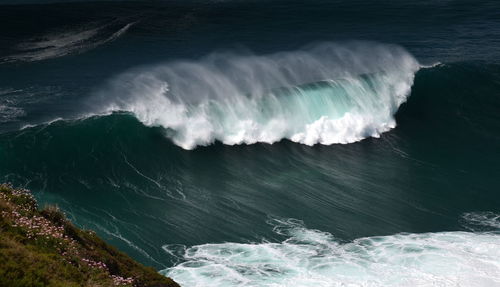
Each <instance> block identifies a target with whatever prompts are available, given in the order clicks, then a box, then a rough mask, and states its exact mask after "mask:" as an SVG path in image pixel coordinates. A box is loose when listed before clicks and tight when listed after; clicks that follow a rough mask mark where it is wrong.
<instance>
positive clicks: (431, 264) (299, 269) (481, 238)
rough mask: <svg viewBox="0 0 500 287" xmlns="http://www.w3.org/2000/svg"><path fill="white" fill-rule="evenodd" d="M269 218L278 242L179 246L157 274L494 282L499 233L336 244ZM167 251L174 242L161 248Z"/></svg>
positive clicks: (199, 279) (498, 275) (297, 280)
mask: <svg viewBox="0 0 500 287" xmlns="http://www.w3.org/2000/svg"><path fill="white" fill-rule="evenodd" d="M270 223H271V224H272V225H273V226H274V230H275V232H276V233H278V234H281V235H285V236H287V237H288V239H286V240H284V241H283V242H279V243H271V242H263V243H253V244H252V243H248V244H243V243H220V244H203V245H198V246H193V247H190V248H187V249H185V250H183V251H181V257H182V260H183V261H184V262H183V263H181V264H178V265H177V266H174V267H172V268H168V269H166V270H163V271H162V274H164V275H166V276H169V277H172V278H173V279H174V280H175V281H177V282H178V283H179V284H181V285H185V286H208V285H210V286H274V287H278V286H498V285H499V284H500V262H499V261H498V258H500V235H499V234H498V233H472V232H437V233H423V234H397V235H391V236H378V237H366V238H360V239H356V240H354V241H352V242H349V243H340V242H339V241H337V240H335V238H334V237H333V236H332V235H331V234H329V233H326V232H321V231H318V230H311V229H307V228H305V227H304V226H303V224H302V223H301V222H300V221H297V220H291V219H290V220H277V219H273V220H271V221H270ZM163 248H164V250H165V251H167V252H168V253H173V252H172V251H173V250H179V247H178V246H170V245H166V246H164V247H163Z"/></svg>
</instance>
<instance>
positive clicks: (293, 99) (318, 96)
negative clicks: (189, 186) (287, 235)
mask: <svg viewBox="0 0 500 287" xmlns="http://www.w3.org/2000/svg"><path fill="white" fill-rule="evenodd" d="M419 67H420V66H419V64H418V63H417V61H416V60H415V59H414V58H413V57H412V56H411V55H410V54H409V53H408V52H406V51H405V50H404V49H402V48H401V47H397V46H393V45H382V44H375V43H359V42H357V43H348V44H333V43H324V44H321V45H316V46H311V47H309V48H305V49H302V50H299V51H294V52H282V53H277V54H272V55H264V56H256V55H252V54H248V53H239V54H236V53H229V52H218V53H213V54H211V55H209V56H207V57H205V58H203V59H200V60H199V61H179V62H174V63H166V64H162V65H158V66H154V67H147V68H139V69H135V70H132V71H130V72H127V73H125V74H122V75H120V76H118V77H117V78H115V79H113V80H112V81H111V82H110V83H109V85H107V86H106V87H104V88H103V89H102V90H101V91H100V92H98V93H97V96H96V97H94V98H92V102H93V103H94V104H95V108H94V110H95V111H98V112H101V113H107V112H110V111H128V112H132V113H133V114H134V115H135V116H136V117H137V118H138V119H139V120H140V121H141V122H143V123H144V124H146V125H150V126H163V127H164V128H166V129H168V130H169V131H170V132H168V133H167V135H168V136H169V137H170V138H171V139H172V140H173V142H174V143H175V144H177V145H179V146H181V147H183V148H185V149H192V148H194V147H196V146H199V145H208V144H211V143H213V142H214V141H221V142H222V143H224V144H228V145H234V144H243V143H245V144H252V143H256V142H265V143H274V142H277V141H280V140H281V139H289V140H292V141H295V142H298V143H302V144H307V145H313V144H317V143H320V144H333V143H351V142H355V141H359V140H361V139H364V138H366V137H370V136H372V137H377V136H379V135H380V134H381V133H382V132H385V131H387V130H389V129H391V128H393V127H395V125H396V123H395V120H394V117H393V115H394V113H395V112H396V111H397V109H398V107H399V105H401V103H403V102H404V101H405V100H406V97H407V96H408V94H409V92H410V89H411V86H412V84H413V79H414V74H415V72H416V71H417V70H418V69H419ZM102 106H104V107H105V108H104V109H103V108H101V107H102Z"/></svg>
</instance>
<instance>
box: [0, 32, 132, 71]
mask: <svg viewBox="0 0 500 287" xmlns="http://www.w3.org/2000/svg"><path fill="white" fill-rule="evenodd" d="M134 24H135V22H133V23H128V24H126V25H124V26H123V27H121V28H120V29H118V30H117V31H116V32H113V33H112V34H111V35H109V34H107V33H106V32H103V31H104V30H105V29H107V28H108V27H109V26H110V25H111V24H105V25H102V26H95V25H90V26H89V27H85V28H83V29H80V30H73V31H63V32H57V33H51V34H46V35H43V36H39V37H38V38H35V39H31V40H28V41H25V42H23V43H21V44H19V45H18V46H17V50H19V53H17V54H14V55H10V56H7V57H4V58H3V59H0V60H3V61H4V62H12V61H26V62H32V61H40V60H46V59H51V58H58V57H62V56H66V55H69V54H75V53H82V52H85V51H88V50H90V49H93V48H95V47H97V46H100V45H103V44H105V43H108V42H111V41H114V40H116V39H117V38H118V37H120V36H121V35H123V34H124V33H125V32H126V31H127V30H128V29H129V28H130V27H131V26H132V25H134ZM101 34H102V35H101Z"/></svg>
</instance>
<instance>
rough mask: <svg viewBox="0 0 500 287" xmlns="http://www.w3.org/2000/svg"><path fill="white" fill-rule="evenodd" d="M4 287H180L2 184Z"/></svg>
mask: <svg viewBox="0 0 500 287" xmlns="http://www.w3.org/2000/svg"><path fill="white" fill-rule="evenodd" d="M0 286H9V287H31V286H33V287H35V286H36V287H38V286H40V287H42V286H51V287H52V286H54V287H56V286H57V287H73V286H75V287H76V286H88V287H104V286H135V287H179V285H178V284H177V283H175V282H174V281H173V280H172V279H170V278H167V277H164V276H162V275H160V274H158V272H156V270H154V269H153V268H151V267H145V266H143V265H141V264H139V263H137V262H135V261H134V260H133V259H131V258H130V257H128V256H127V255H126V254H124V253H122V252H120V251H118V250H117V249H115V248H114V247H112V246H110V245H108V244H107V243H105V242H104V241H103V240H101V239H100V238H99V237H97V235H96V234H95V233H94V232H92V231H88V230H81V229H79V228H77V227H75V226H74V225H73V224H72V223H71V222H70V221H69V220H67V219H66V217H65V216H64V214H63V213H62V212H60V211H59V210H58V209H57V208H55V207H47V208H44V209H39V208H38V205H37V202H36V200H35V199H34V197H33V196H32V194H31V193H30V192H29V191H28V190H25V189H15V188H13V187H12V186H11V185H9V184H0Z"/></svg>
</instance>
